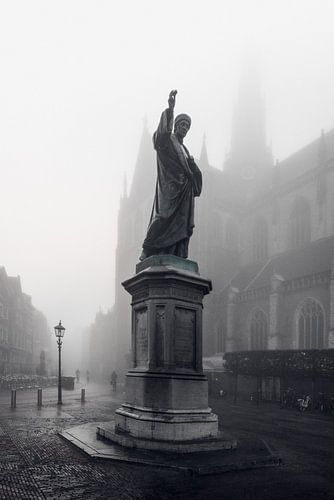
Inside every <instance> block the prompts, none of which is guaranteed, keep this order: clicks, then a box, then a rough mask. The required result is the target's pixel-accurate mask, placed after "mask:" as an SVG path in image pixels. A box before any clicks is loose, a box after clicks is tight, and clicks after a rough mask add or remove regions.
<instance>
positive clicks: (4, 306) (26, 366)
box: [0, 267, 51, 375]
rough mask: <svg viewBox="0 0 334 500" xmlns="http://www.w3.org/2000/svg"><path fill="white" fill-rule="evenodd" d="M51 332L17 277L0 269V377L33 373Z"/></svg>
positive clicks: (48, 343)
mask: <svg viewBox="0 0 334 500" xmlns="http://www.w3.org/2000/svg"><path fill="white" fill-rule="evenodd" d="M50 338H51V335H50V332H49V328H48V324H47V321H46V318H45V316H44V315H43V313H41V312H40V311H38V310H37V309H36V308H35V307H34V306H33V304H32V301H31V297H30V295H27V294H26V293H24V292H23V291H22V287H21V279H20V277H19V276H15V277H14V276H8V275H7V272H6V270H5V268H4V267H1V268H0V375H9V374H14V373H26V374H30V373H36V371H38V369H39V366H40V358H41V353H42V351H44V353H46V355H47V353H48V351H49V350H50Z"/></svg>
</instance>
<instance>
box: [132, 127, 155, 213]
mask: <svg viewBox="0 0 334 500" xmlns="http://www.w3.org/2000/svg"><path fill="white" fill-rule="evenodd" d="M155 177H156V159H155V152H154V148H153V144H152V138H151V134H150V133H149V131H148V127H147V119H146V117H145V118H144V119H143V131H142V135H141V139H140V144H139V151H138V156H137V161H136V165H135V170H134V173H133V178H132V183H131V189H130V194H129V198H130V199H131V200H132V201H133V202H134V203H136V202H140V201H141V200H143V199H145V197H149V196H152V193H153V192H154V182H155ZM152 186H153V187H152Z"/></svg>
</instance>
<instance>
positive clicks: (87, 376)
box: [86, 370, 90, 384]
mask: <svg viewBox="0 0 334 500" xmlns="http://www.w3.org/2000/svg"><path fill="white" fill-rule="evenodd" d="M89 376H90V373H89V370H87V371H86V381H87V384H89Z"/></svg>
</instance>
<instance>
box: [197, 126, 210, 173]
mask: <svg viewBox="0 0 334 500" xmlns="http://www.w3.org/2000/svg"><path fill="white" fill-rule="evenodd" d="M199 164H200V167H201V168H207V167H209V158H208V152H207V149H206V135H205V134H204V135H203V142H202V149H201V155H200V157H199Z"/></svg>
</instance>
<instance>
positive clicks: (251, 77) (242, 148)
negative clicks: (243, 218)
mask: <svg viewBox="0 0 334 500" xmlns="http://www.w3.org/2000/svg"><path fill="white" fill-rule="evenodd" d="M272 164H273V161H272V155H271V151H270V148H269V147H268V146H267V144H266V120H265V103H264V96H263V92H262V89H261V81H260V71H259V68H258V65H257V63H256V62H255V61H254V60H253V59H252V60H249V61H246V62H245V65H244V68H243V73H242V76H241V80H240V84H239V91H238V98H237V103H236V106H235V109H234V116H233V124H232V135H231V146H230V153H229V156H228V158H227V160H226V162H225V165H224V171H225V172H226V173H228V174H229V175H230V176H232V177H235V178H236V179H240V180H242V181H245V182H246V183H249V182H251V183H252V182H253V183H254V182H255V183H257V182H256V181H257V180H259V179H261V178H263V176H266V174H269V171H270V170H271V169H270V167H271V166H272Z"/></svg>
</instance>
